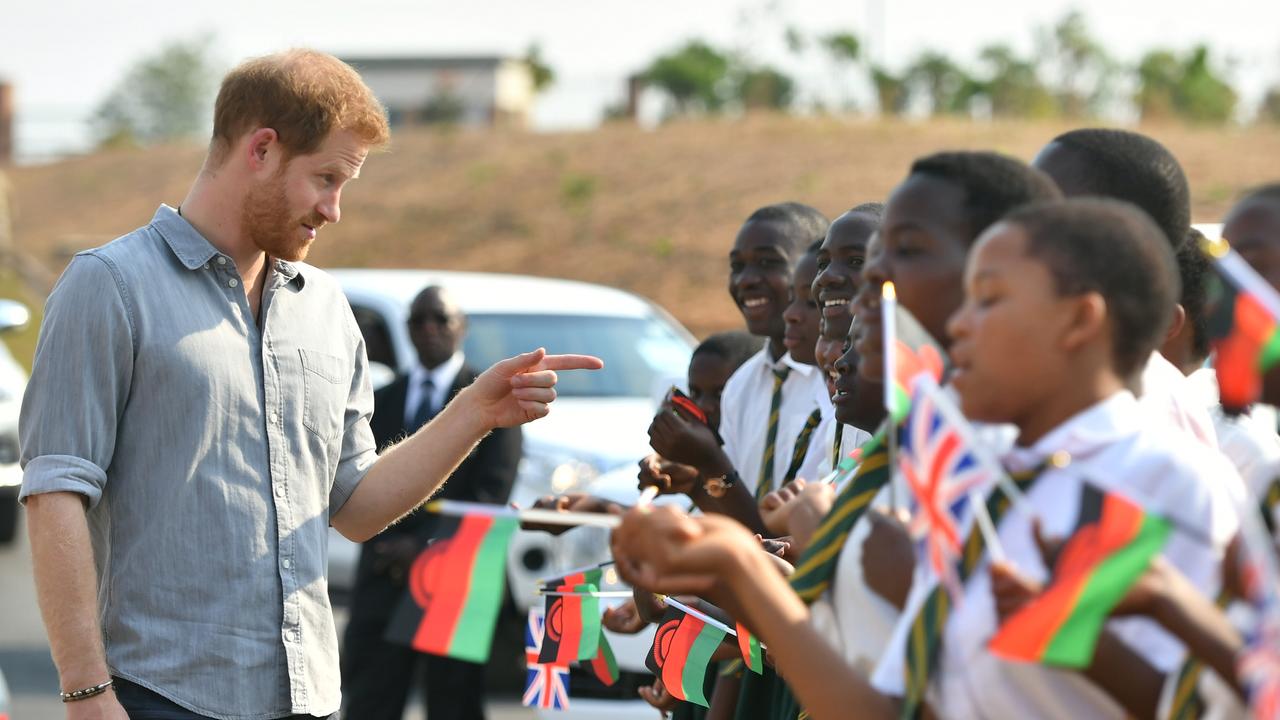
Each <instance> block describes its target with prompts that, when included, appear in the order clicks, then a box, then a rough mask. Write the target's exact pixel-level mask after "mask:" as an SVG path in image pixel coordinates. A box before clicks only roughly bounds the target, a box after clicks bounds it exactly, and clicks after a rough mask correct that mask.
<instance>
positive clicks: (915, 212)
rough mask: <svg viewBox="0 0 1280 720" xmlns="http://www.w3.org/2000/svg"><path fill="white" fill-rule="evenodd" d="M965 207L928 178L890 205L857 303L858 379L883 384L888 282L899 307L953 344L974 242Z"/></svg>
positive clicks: (907, 186) (952, 190)
mask: <svg viewBox="0 0 1280 720" xmlns="http://www.w3.org/2000/svg"><path fill="white" fill-rule="evenodd" d="M964 202H965V197H964V191H963V190H962V189H961V188H960V187H958V186H957V185H955V184H954V183H950V182H947V181H945V180H941V179H938V178H934V177H930V176H927V175H912V176H911V177H909V178H907V181H906V182H904V183H902V184H901V185H899V186H898V188H897V189H896V190H894V192H893V195H892V196H891V197H890V198H889V203H888V205H887V206H886V208H885V216H884V224H883V225H882V226H881V228H880V232H879V233H878V234H877V239H878V245H879V247H878V248H874V249H875V250H876V251H875V252H874V253H871V254H869V255H868V257H867V264H866V266H865V267H864V268H863V271H862V277H863V280H864V281H865V283H864V285H863V286H862V287H861V288H860V289H859V290H858V294H857V297H856V299H855V302H854V313H855V314H856V316H857V322H856V323H855V324H857V325H859V326H860V332H859V333H858V340H857V343H856V348H857V350H858V354H859V355H860V356H861V358H862V361H861V363H860V366H859V372H861V373H862V376H863V377H865V378H867V379H868V380H872V381H875V382H880V381H881V380H882V379H883V377H884V357H883V354H882V351H881V345H882V336H881V333H882V332H883V330H882V328H881V317H880V293H881V290H882V287H883V285H884V283H885V282H887V281H893V283H894V285H895V288H896V290H897V294H898V302H899V304H901V305H902V306H903V307H904V308H905V309H907V310H908V311H910V312H911V314H912V315H914V316H915V317H916V319H917V320H919V321H920V324H921V325H923V326H924V329H925V330H927V331H929V334H930V335H932V336H933V337H934V338H935V339H936V340H938V341H939V342H940V343H942V345H943V346H944V347H946V346H947V345H948V344H949V339H948V336H947V319H948V318H949V317H950V316H951V313H953V312H955V310H956V308H958V307H960V303H961V302H962V301H963V300H964V280H963V277H964V263H965V256H966V254H967V253H968V250H969V239H970V235H969V228H968V223H967V222H966V220H965V213H964Z"/></svg>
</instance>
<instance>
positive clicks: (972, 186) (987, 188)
mask: <svg viewBox="0 0 1280 720" xmlns="http://www.w3.org/2000/svg"><path fill="white" fill-rule="evenodd" d="M909 175H927V176H929V177H934V178H938V179H941V180H944V181H946V182H950V183H953V184H955V185H957V186H959V187H960V189H961V190H962V191H964V196H965V202H964V205H965V207H964V212H965V222H966V224H967V225H968V230H969V242H971V243H972V242H973V241H974V240H977V239H978V236H979V235H981V234H982V231H983V230H986V229H987V228H989V227H991V226H992V225H994V224H995V223H996V221H997V220H999V219H1000V218H1002V217H1004V216H1005V215H1006V214H1007V213H1008V212H1009V211H1011V210H1013V209H1014V208H1017V207H1020V206H1022V205H1026V204H1027V203H1032V202H1038V201H1045V200H1056V199H1058V198H1061V197H1062V193H1061V192H1060V191H1059V190H1058V186H1057V185H1055V184H1054V182H1053V179H1052V178H1050V177H1049V176H1048V175H1045V174H1044V173H1043V172H1040V171H1039V170H1036V169H1035V168H1033V167H1031V166H1030V165H1027V164H1026V163H1024V162H1022V161H1021V160H1016V159H1014V158H1011V157H1008V156H1007V155H1001V154H999V153H993V152H944V153H937V154H936V155H929V156H927V157H923V158H920V159H919V160H916V161H915V162H914V163H912V165H911V172H910V173H909Z"/></svg>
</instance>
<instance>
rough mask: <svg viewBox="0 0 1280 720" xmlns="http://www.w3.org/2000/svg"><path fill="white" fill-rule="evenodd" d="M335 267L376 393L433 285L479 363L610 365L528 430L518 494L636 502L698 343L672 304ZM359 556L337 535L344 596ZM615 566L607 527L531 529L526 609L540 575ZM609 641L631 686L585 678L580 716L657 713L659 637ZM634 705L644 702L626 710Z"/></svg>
mask: <svg viewBox="0 0 1280 720" xmlns="http://www.w3.org/2000/svg"><path fill="white" fill-rule="evenodd" d="M330 272H331V273H332V274H333V276H334V277H336V278H337V279H338V281H339V282H340V283H341V284H342V287H343V290H344V291H345V293H346V295H347V299H348V300H349V301H350V303H351V308H352V311H353V312H354V313H355V316H356V320H357V322H358V323H359V325H360V328H361V331H362V332H363V334H364V336H365V343H366V346H367V348H368V353H369V360H370V362H371V364H372V366H373V375H374V377H375V386H377V385H379V384H385V383H386V382H389V381H390V379H391V377H392V376H393V375H394V374H395V373H396V372H404V371H407V370H408V369H409V368H411V367H412V366H413V364H414V363H415V362H416V356H415V351H414V349H413V345H412V343H411V341H410V339H409V334H408V328H407V326H406V322H407V319H408V313H409V304H410V302H411V301H412V300H413V298H414V296H416V295H417V294H418V292H419V291H421V290H422V289H423V288H424V287H426V286H428V285H439V286H442V287H445V288H448V289H449V291H450V292H451V294H452V296H453V298H454V300H455V301H456V302H457V303H458V305H459V306H460V307H461V308H462V310H463V312H465V313H466V315H467V320H468V332H467V338H466V341H465V344H464V351H465V353H466V356H467V361H468V363H469V364H471V365H473V366H474V367H476V368H477V369H483V368H486V367H488V366H489V365H491V364H492V363H494V362H495V361H497V360H501V359H503V358H506V357H510V356H512V355H516V354H518V353H521V352H524V351H527V350H530V349H533V348H537V347H546V348H547V351H548V352H551V353H585V354H590V355H596V356H598V357H601V358H603V359H604V362H605V368H604V370H601V371H597V372H568V373H562V374H561V375H560V382H559V384H558V386H557V395H558V397H557V399H556V402H555V404H554V405H553V406H552V410H551V414H550V415H549V416H547V417H545V418H542V419H540V420H538V421H536V422H534V423H531V424H529V425H526V426H525V427H524V457H523V459H522V460H521V463H520V468H519V472H518V475H517V477H516V482H515V486H514V488H513V490H512V494H511V500H512V501H513V502H516V503H519V504H520V505H521V506H524V507H527V506H528V505H529V504H531V503H532V502H533V501H534V500H536V499H537V498H538V497H540V496H542V495H547V494H551V493H563V492H568V491H572V490H579V491H586V492H590V493H592V494H596V495H602V496H606V497H610V498H612V499H616V500H618V501H621V502H627V503H630V502H634V500H635V498H636V496H637V494H638V493H637V491H636V462H637V460H639V459H640V458H641V457H643V456H644V455H645V454H647V453H648V452H650V450H649V446H648V435H647V432H646V431H647V429H648V426H649V423H650V421H651V420H652V419H653V413H654V407H655V401H656V400H657V399H658V398H660V397H661V396H662V395H663V394H664V393H665V391H666V389H667V388H669V387H670V386H671V385H672V384H679V385H683V381H684V377H685V373H686V369H687V367H688V364H689V356H690V354H691V352H692V350H693V346H694V340H693V337H692V336H691V335H690V334H689V333H688V332H687V331H686V330H685V329H684V328H683V327H681V326H680V324H679V323H678V322H676V321H675V320H674V319H673V318H672V317H671V316H670V315H669V314H667V313H666V312H665V311H664V310H662V309H661V308H659V307H658V306H656V305H654V304H653V303H651V302H649V301H647V300H644V299H642V298H640V297H637V296H636V295H633V294H631V293H627V292H623V291H621V290H615V289H612V288H607V287H602V286H599V285H590V284H587V283H580V282H572V281H566V280H550V279H542V278H532V277H523V276H514V275H493V274H481V273H459V272H435V271H420V270H332V271H330ZM358 553H359V548H358V547H357V546H356V545H355V544H353V543H351V542H349V541H347V540H346V539H345V538H343V537H342V536H341V535H339V534H338V533H336V532H334V531H331V532H330V544H329V584H330V588H331V590H332V591H334V594H335V597H339V598H341V597H342V595H343V593H344V591H346V590H349V589H350V587H351V585H352V583H353V582H354V577H355V565H356V562H357V559H358ZM607 559H609V546H608V533H607V531H604V530H600V529H595V528H578V529H574V530H570V531H569V532H566V533H565V534H563V535H560V536H558V537H552V536H551V535H548V534H547V533H541V532H524V531H520V532H518V533H517V534H516V536H515V538H514V540H513V541H512V543H511V549H510V553H509V556H508V561H507V579H508V588H509V591H510V593H511V596H512V599H513V600H514V602H515V605H516V608H517V609H518V610H519V611H521V612H522V613H525V612H527V611H528V609H529V607H530V606H532V605H534V604H535V603H541V602H543V598H541V597H540V596H538V594H537V583H536V581H537V580H539V579H542V578H547V577H550V576H553V575H556V574H557V573H560V572H563V571H565V570H569V569H573V568H578V567H582V566H585V565H589V564H593V563H598V562H601V561H604V560H607ZM611 583H612V584H611ZM606 585H607V586H608V588H609V589H617V588H618V587H619V586H618V585H616V579H615V577H614V576H613V573H607V575H606ZM608 635H609V640H610V642H611V644H612V646H613V649H614V655H615V657H616V659H617V662H618V666H619V669H620V670H621V671H622V673H623V678H622V679H621V680H620V681H619V683H617V684H616V685H614V686H613V687H612V688H607V689H606V688H602V687H601V686H599V684H598V683H595V682H594V680H593V679H591V678H590V677H589V676H588V675H587V674H586V673H580V672H578V671H577V670H575V671H574V674H573V676H572V677H571V678H570V688H571V689H570V693H571V696H572V701H571V708H570V711H569V713H568V714H567V715H568V717H574V716H577V717H600V716H601V715H602V714H607V716H608V717H628V716H634V717H644V718H648V717H650V716H651V715H652V713H653V709H652V708H650V707H649V706H648V705H646V704H644V703H643V702H641V701H637V700H635V698H636V694H635V688H636V686H637V684H638V683H640V682H644V681H645V680H646V679H647V677H648V671H647V670H646V669H645V667H644V658H645V656H646V654H647V651H648V649H649V646H650V645H651V644H652V629H650V630H649V631H647V632H644V633H640V634H638V635H634V636H618V635H613V634H612V633H609V634H608ZM622 698H626V699H628V700H631V701H632V702H628V703H625V704H624V703H619V702H617V701H618V700H619V699H622ZM606 701H607V702H606ZM555 717H557V718H564V717H566V713H564V712H557V713H555Z"/></svg>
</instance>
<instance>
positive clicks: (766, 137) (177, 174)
mask: <svg viewBox="0 0 1280 720" xmlns="http://www.w3.org/2000/svg"><path fill="white" fill-rule="evenodd" d="M1064 129H1066V126H1062V125H1054V124H1002V123H995V124H992V123H968V122H939V121H932V122H928V123H918V124H916V123H904V122H879V121H864V120H857V121H844V120H837V119H794V118H780V117H755V118H749V119H746V120H735V121H706V122H690V123H677V124H672V125H668V126H664V127H662V128H661V129H658V130H654V131H646V130H642V129H638V128H635V127H631V126H626V125H619V126H611V127H605V128H603V129H601V130H598V131H594V132H589V133H572V134H537V135H535V134H522V133H486V132H464V131H454V132H440V131H426V130H417V131H406V132H401V133H398V134H397V135H396V136H395V138H394V146H393V148H392V149H391V151H390V152H389V153H387V154H385V155H379V156H375V157H373V158H371V159H370V160H369V161H368V162H367V163H366V165H365V168H364V173H363V177H362V178H361V179H360V180H358V181H357V182H355V183H353V184H352V185H351V186H349V188H348V189H347V191H346V193H345V194H344V198H343V218H342V222H341V223H340V224H338V225H336V226H333V227H330V228H326V229H325V230H323V231H322V232H321V236H320V239H319V241H318V242H317V243H316V245H315V247H314V249H313V253H312V256H311V261H313V262H314V263H316V264H318V265H320V266H322V267H340V266H369V267H438V268H449V269H465V270H488V271H497V272H518V273H527V274H533V275H543V276H552V277H566V278H575V279H581V280H588V281H593V282H599V283H604V284H608V285H614V286H617V287H622V288H625V289H628V290H632V291H634V292H637V293H640V294H642V295H645V296H648V297H650V298H652V299H654V300H657V301H658V302H660V303H661V304H662V305H664V306H665V307H667V308H668V309H669V310H671V311H672V312H673V313H674V314H675V315H676V316H677V317H679V318H680V319H681V320H682V321H684V322H685V323H686V324H687V325H688V326H689V327H690V328H691V329H692V330H694V331H695V332H697V333H704V332H707V331H710V330H713V329H719V328H724V327H728V326H732V325H735V324H736V323H737V313H736V311H735V310H734V308H733V306H732V305H731V303H730V302H729V300H728V298H727V296H726V293H725V291H724V282H725V275H726V267H725V260H724V258H725V254H726V252H727V250H728V247H729V244H730V243H731V242H732V239H733V236H734V233H735V232H736V230H737V226H738V224H739V223H740V222H741V220H742V219H743V218H744V217H746V215H747V214H749V213H750V212H751V210H753V209H754V208H756V207H758V206H760V205H764V204H767V203H770V202H775V201H780V200H798V201H802V202H806V203H810V204H812V205H815V206H817V207H818V208H820V209H821V210H823V211H824V212H826V213H828V214H829V215H831V216H833V217H834V216H835V215H837V214H839V213H840V212H841V211H842V210H844V209H846V208H848V207H850V206H852V205H854V204H857V203H860V202H865V201H868V200H879V199H883V198H884V196H885V194H886V193H887V191H888V190H889V189H890V188H892V187H893V186H894V184H895V183H896V182H898V181H899V180H901V178H902V177H903V175H904V173H905V171H906V169H907V166H908V165H909V163H910V161H911V159H912V158H914V157H917V156H919V155H923V154H926V153H929V152H932V151H936V150H942V149H981V148H988V149H996V150H1000V151H1003V152H1006V153H1010V154H1013V155H1015V156H1018V157H1021V158H1024V159H1029V158H1030V157H1032V156H1033V155H1034V153H1035V152H1036V150H1037V149H1038V148H1039V147H1040V146H1042V145H1043V144H1044V143H1045V142H1046V141H1047V140H1048V139H1049V138H1051V137H1052V136H1053V135H1055V134H1057V133H1058V132H1061V131H1062V130H1064ZM1146 132H1148V133H1150V134H1152V135H1154V136H1155V137H1157V138H1158V139H1160V140H1161V141H1162V142H1164V143H1166V144H1167V145H1168V146H1169V147H1170V148H1171V149H1172V150H1173V151H1174V152H1175V153H1176V154H1177V155H1178V156H1179V158H1180V159H1181V160H1182V162H1183V164H1184V166H1185V167H1186V169H1187V173H1188V175H1189V176H1190V178H1191V182H1192V189H1193V192H1194V217H1195V218H1196V220H1197V221H1214V220H1217V219H1218V218H1220V217H1221V215H1222V214H1223V212H1224V211H1225V210H1226V209H1227V208H1228V207H1229V206H1230V204H1231V201H1232V199H1233V198H1235V197H1236V195H1237V194H1238V193H1239V192H1240V190H1241V189H1243V188H1245V187H1248V186H1250V185H1253V184H1256V183H1258V182H1261V181H1264V180H1275V179H1277V177H1280V170H1277V166H1276V158H1280V131H1275V130H1257V129H1252V130H1238V131H1209V130H1193V129H1185V128H1175V127H1168V128H1147V129H1146ZM201 157H202V150H201V149H200V148H198V147H164V148H153V149H149V150H145V151H131V152H112V153H102V154H98V155H95V156H91V157H84V158H77V159H73V160H68V161H65V162H61V163H58V164H55V165H49V166H43V167H31V168H18V169H15V170H13V171H12V172H11V174H10V181H11V183H12V185H13V189H14V204H15V210H16V226H15V228H14V231H15V232H14V234H15V237H16V239H17V243H18V245H19V246H20V247H21V248H22V249H23V250H25V251H26V252H27V253H29V254H30V255H32V256H34V257H35V258H37V259H38V260H40V261H41V262H43V263H44V264H46V265H47V266H48V267H49V269H50V270H51V271H53V272H55V273H56V272H58V271H60V270H61V268H62V267H63V265H64V264H65V262H66V259H67V257H68V256H69V253H71V252H73V251H75V250H77V249H80V248H83V247H89V246H92V245H96V244H99V243H101V242H104V241H106V240H109V239H110V238H112V237H114V236H116V235H119V234H121V233H123V232H127V231H128V230H131V229H133V228H134V227H136V226H138V225H140V224H143V223H145V222H146V221H147V220H148V219H149V218H150V217H151V214H152V212H153V211H154V209H155V206H156V204H157V203H159V202H161V201H163V202H167V203H170V204H176V203H178V202H179V201H180V200H181V199H182V197H183V195H184V194H185V191H186V188H187V185H188V183H189V182H190V179H191V177H192V175H193V174H194V172H195V170H196V169H197V168H198V166H199V163H200V160H201Z"/></svg>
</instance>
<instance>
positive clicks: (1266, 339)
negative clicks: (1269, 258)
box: [1202, 240, 1280, 413]
mask: <svg viewBox="0 0 1280 720" xmlns="http://www.w3.org/2000/svg"><path fill="white" fill-rule="evenodd" d="M1202 247H1203V249H1204V250H1205V252H1206V253H1207V254H1208V255H1209V256H1210V257H1212V258H1213V261H1214V267H1215V268H1216V269H1217V271H1218V274H1219V275H1220V276H1221V278H1222V281H1223V282H1222V283H1221V288H1220V290H1221V292H1220V294H1219V296H1218V297H1217V298H1216V299H1215V300H1214V301H1212V307H1213V310H1212V311H1211V312H1210V314H1209V318H1208V328H1207V330H1208V333H1207V334H1208V336H1209V341H1210V343H1211V344H1212V345H1213V349H1214V360H1213V368H1214V373H1215V374H1216V375H1217V377H1218V392H1219V395H1220V398H1221V401H1222V408H1223V409H1224V410H1226V411H1227V412H1229V413H1241V412H1243V411H1244V410H1246V409H1247V408H1248V407H1249V406H1250V405H1252V404H1253V403H1254V402H1257V400H1258V398H1259V397H1260V396H1261V394H1262V376H1263V375H1264V374H1265V373H1266V372H1267V371H1268V370H1270V369H1271V368H1273V367H1275V365H1276V364H1277V363H1280V329H1278V328H1277V323H1278V322H1280V293H1277V292H1276V290H1275V288H1273V287H1271V285H1270V283H1268V282H1267V281H1266V280H1264V279H1263V278H1262V276H1261V275H1259V274H1258V273H1257V271H1255V270H1254V269H1253V268H1252V267H1250V266H1249V264H1248V263H1247V262H1245V260H1244V258H1242V257H1240V255H1239V254H1238V253H1236V252H1235V251H1234V250H1232V249H1231V247H1230V246H1229V245H1227V243H1226V242H1225V241H1223V240H1216V241H1212V240H1206V241H1205V242H1204V243H1203V245H1202Z"/></svg>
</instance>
